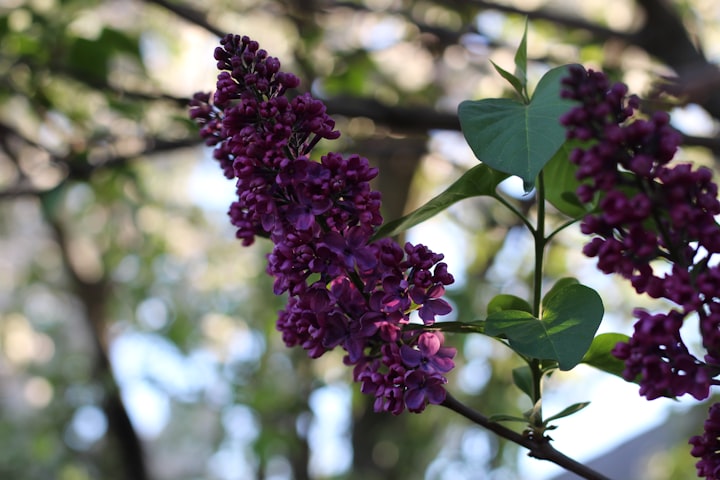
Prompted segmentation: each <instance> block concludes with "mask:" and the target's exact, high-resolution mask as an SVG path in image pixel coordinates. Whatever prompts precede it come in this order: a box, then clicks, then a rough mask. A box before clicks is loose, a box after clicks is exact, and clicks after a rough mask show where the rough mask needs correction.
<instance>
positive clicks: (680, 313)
mask: <svg viewBox="0 0 720 480" xmlns="http://www.w3.org/2000/svg"><path fill="white" fill-rule="evenodd" d="M563 83H564V87H565V89H564V91H563V93H562V95H563V96H564V97H565V98H570V99H573V100H576V101H578V102H580V105H579V106H577V107H575V108H573V109H572V110H570V111H569V112H568V113H567V114H565V115H564V116H563V117H562V119H561V122H562V123H563V125H565V126H566V128H567V136H568V138H569V139H577V140H580V141H586V142H587V143H585V145H586V146H583V147H582V148H577V149H575V150H574V151H573V153H572V154H571V161H572V162H573V163H575V164H576V165H578V170H577V178H578V179H579V180H583V184H582V186H581V187H580V188H579V189H578V191H577V194H578V197H579V199H580V200H581V201H582V202H584V203H591V204H592V203H594V202H597V208H596V211H597V212H598V213H596V214H591V215H588V216H587V217H586V218H585V219H584V221H583V223H582V225H581V230H582V232H583V233H585V234H588V235H593V236H594V238H592V240H591V241H590V242H589V243H588V244H587V245H586V246H585V247H584V253H585V254H586V255H588V256H590V257H597V259H598V268H599V269H600V270H602V271H603V272H605V273H616V274H619V275H621V276H623V277H624V278H626V279H628V280H629V281H630V282H631V283H632V285H633V287H634V288H635V290H636V291H637V292H638V293H646V294H648V295H649V296H651V297H653V298H665V299H667V300H670V301H672V302H674V303H675V304H676V305H677V309H673V310H671V311H670V312H668V313H657V314H650V313H648V312H646V311H644V310H640V309H637V310H636V311H635V312H634V315H635V317H636V318H637V322H636V323H635V327H634V333H633V335H632V337H631V338H630V340H629V341H628V342H627V343H620V344H618V345H617V346H616V347H615V349H614V350H613V354H614V355H615V356H616V357H617V358H619V359H621V360H624V361H625V370H624V372H623V376H624V377H625V379H627V380H629V381H632V380H636V379H638V380H639V382H640V394H641V395H644V396H646V397H647V398H648V399H654V398H657V397H660V396H679V395H684V394H686V393H689V394H690V395H692V396H693V397H695V398H696V399H698V400H702V399H705V398H707V397H708V396H709V394H710V387H711V386H712V385H718V384H720V382H719V381H718V380H717V379H715V378H714V377H716V376H717V375H718V374H719V373H720V265H719V264H718V262H717V261H713V256H714V255H715V254H717V253H719V252H720V227H719V226H718V224H717V223H716V222H715V216H716V215H718V214H720V202H719V201H718V199H717V193H718V188H717V185H716V184H715V183H714V182H713V181H712V172H711V171H710V170H709V169H707V168H698V169H695V168H693V167H692V166H691V165H688V164H677V165H670V164H669V162H670V160H671V159H672V158H673V156H674V155H675V152H676V150H677V148H678V146H679V143H680V140H681V137H680V134H679V133H678V132H677V131H675V130H674V129H673V128H672V127H671V126H670V124H669V116H668V115H667V114H666V113H664V112H657V113H655V114H653V115H652V116H651V117H650V118H648V119H635V120H634V121H632V122H631V121H629V120H630V118H631V117H632V116H633V114H634V111H635V109H637V108H638V106H639V101H638V98H637V97H634V96H630V97H628V96H627V87H626V86H625V85H623V84H621V83H616V84H613V85H611V84H610V82H609V80H608V78H607V77H606V76H605V75H604V74H603V73H600V72H594V71H592V70H589V71H585V70H584V69H583V68H582V67H573V68H571V70H570V76H569V77H568V78H566V79H564V81H563ZM659 261H665V262H666V263H667V264H669V265H670V268H669V271H667V270H668V269H664V270H663V273H658V271H659V270H660V269H658V268H653V267H654V266H657V265H658V263H659ZM689 316H697V317H698V318H699V321H700V333H701V335H702V343H703V346H704V348H705V349H706V354H705V356H704V358H703V360H700V359H698V358H696V357H695V356H694V355H692V354H691V353H690V352H689V351H688V348H687V346H686V345H685V343H684V341H683V339H682V338H681V335H680V328H681V327H682V325H683V322H684V320H685V319H686V318H688V317H689ZM714 462H715V465H716V466H715V469H716V470H717V469H720V459H719V458H717V455H716V456H715V460H714ZM701 463H702V462H701ZM698 468H700V467H699V466H698ZM703 468H704V470H703V471H709V470H708V468H710V467H703ZM712 478H716V477H712Z"/></svg>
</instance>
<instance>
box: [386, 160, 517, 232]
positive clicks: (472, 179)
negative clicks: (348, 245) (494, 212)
mask: <svg viewBox="0 0 720 480" xmlns="http://www.w3.org/2000/svg"><path fill="white" fill-rule="evenodd" d="M507 177H508V175H506V174H504V173H502V172H498V171H496V170H493V169H492V168H490V167H489V166H487V165H476V166H474V167H473V168H471V169H470V170H468V171H467V172H465V173H464V174H463V175H462V176H461V177H460V178H458V179H457V180H456V181H455V183H453V184H452V185H450V186H449V187H448V188H447V189H446V190H445V191H444V192H442V193H441V194H440V195H438V196H437V197H435V198H433V199H432V200H430V201H429V202H427V203H426V204H425V205H423V206H422V207H420V208H418V209H417V210H415V211H414V212H412V213H409V214H407V215H405V216H404V217H401V218H398V219H396V220H393V221H391V222H388V223H386V224H384V225H383V226H381V227H380V228H379V229H378V231H377V232H375V235H374V236H373V240H377V239H379V238H383V237H391V236H393V235H397V234H399V233H401V232H404V231H405V230H407V229H409V228H410V227H414V226H415V225H417V224H419V223H422V222H424V221H425V220H427V219H429V218H431V217H433V216H435V215H437V214H438V213H440V212H442V211H443V210H445V209H446V208H448V207H449V206H450V205H452V204H454V203H456V202H459V201H460V200H464V199H466V198H470V197H479V196H495V189H496V188H497V186H498V184H500V182H502V181H503V180H505V179H506V178H507Z"/></svg>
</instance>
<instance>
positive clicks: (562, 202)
mask: <svg viewBox="0 0 720 480" xmlns="http://www.w3.org/2000/svg"><path fill="white" fill-rule="evenodd" d="M579 145H580V143H579V142H578V141H575V140H573V141H568V142H565V143H564V144H563V145H562V147H560V150H558V151H557V153H555V155H553V157H552V158H551V159H550V161H549V162H548V163H547V165H545V168H543V172H544V173H545V176H544V179H545V199H546V200H547V201H548V202H550V203H551V204H552V206H554V207H555V208H557V209H558V210H559V211H560V212H562V213H564V214H565V215H567V216H568V217H572V218H578V217H581V216H583V215H585V214H587V213H589V212H590V211H592V209H593V205H592V204H584V203H581V202H580V199H579V198H578V196H577V194H576V193H575V192H576V191H577V189H578V187H579V186H580V185H581V183H582V182H581V181H580V180H578V179H577V178H576V177H575V172H576V171H577V169H578V167H577V165H575V164H573V163H572V162H570V153H571V152H572V151H573V150H574V149H575V148H576V147H578V146H579Z"/></svg>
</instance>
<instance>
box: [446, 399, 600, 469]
mask: <svg viewBox="0 0 720 480" xmlns="http://www.w3.org/2000/svg"><path fill="white" fill-rule="evenodd" d="M441 405H442V406H443V407H446V408H449V409H450V410H452V411H454V412H455V413H458V414H460V415H462V416H463V417H465V418H467V419H468V420H470V421H472V422H474V423H476V424H478V425H480V426H481V427H483V428H486V429H488V430H490V431H491V432H493V433H495V434H497V435H498V436H500V437H502V438H505V439H507V440H510V441H511V442H513V443H516V444H518V445H520V446H522V447H525V448H527V449H528V450H529V453H528V455H530V456H531V457H534V458H537V459H540V460H548V461H550V462H552V463H554V464H556V465H559V466H561V467H563V468H564V469H565V470H568V471H569V472H573V473H575V474H577V475H580V476H581V477H582V478H585V479H587V480H609V479H608V477H606V476H604V475H603V474H601V473H599V472H596V471H595V470H593V469H591V468H589V467H588V466H586V465H584V464H582V463H580V462H578V461H577V460H573V459H572V458H570V457H568V456H567V455H565V454H564V453H561V452H559V451H558V450H556V449H555V447H553V446H552V445H551V444H550V439H549V438H547V437H543V438H540V439H535V438H532V437H530V436H526V435H522V434H520V433H517V432H516V431H514V430H510V429H509V428H507V427H505V426H504V425H501V424H499V423H497V422H491V421H490V420H489V419H488V418H487V417H486V416H484V415H483V414H481V413H480V412H478V411H477V410H473V409H472V408H470V407H468V406H466V405H464V404H463V403H461V402H460V401H458V400H457V399H456V398H455V397H453V396H452V395H450V394H449V393H448V394H447V398H446V399H445V401H444V402H443V403H442V404H441Z"/></svg>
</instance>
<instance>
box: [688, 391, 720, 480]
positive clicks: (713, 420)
mask: <svg viewBox="0 0 720 480" xmlns="http://www.w3.org/2000/svg"><path fill="white" fill-rule="evenodd" d="M690 444H691V445H692V446H693V447H692V451H691V453H692V456H693V457H697V458H699V459H700V461H698V462H697V463H696V464H695V467H696V468H697V474H698V476H699V477H705V478H708V479H710V480H717V479H719V478H720V455H719V454H718V452H720V403H715V404H713V405H712V406H711V407H710V411H709V414H708V418H707V420H705V432H704V433H703V434H702V435H696V436H694V437H692V438H691V439H690Z"/></svg>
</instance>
